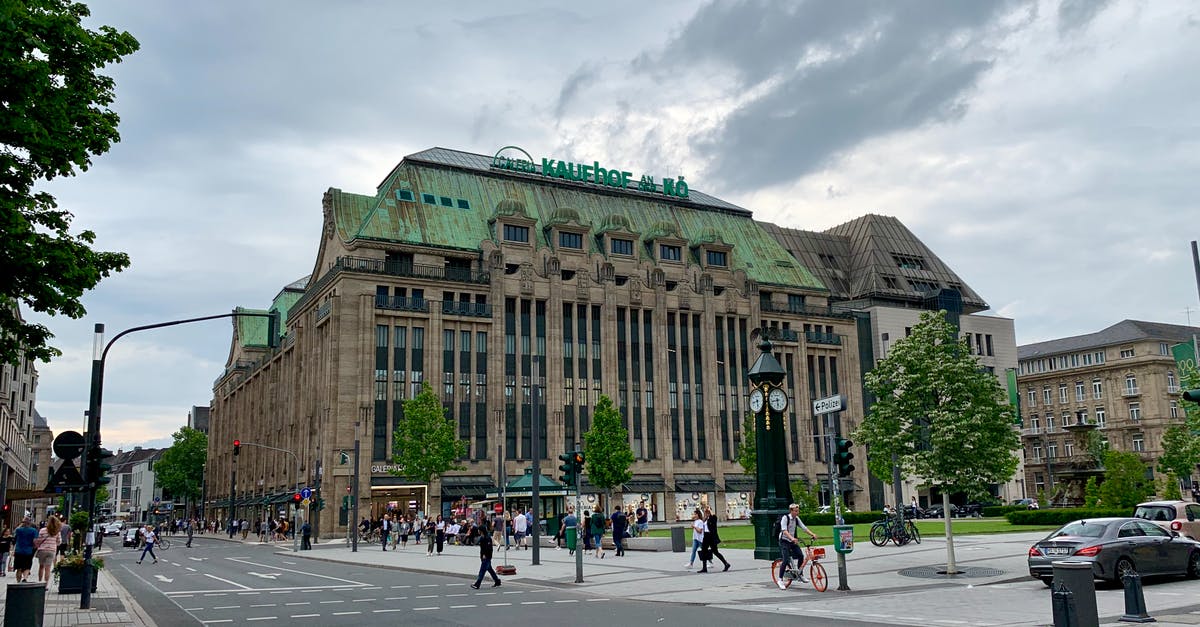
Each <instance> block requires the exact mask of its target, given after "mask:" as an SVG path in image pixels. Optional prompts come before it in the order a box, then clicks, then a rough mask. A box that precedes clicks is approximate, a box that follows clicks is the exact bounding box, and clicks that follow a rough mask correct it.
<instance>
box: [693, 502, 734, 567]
mask: <svg viewBox="0 0 1200 627" xmlns="http://www.w3.org/2000/svg"><path fill="white" fill-rule="evenodd" d="M704 521H705V522H704V526H705V529H704V540H703V541H702V546H701V547H700V561H701V562H704V568H702V569H700V572H702V573H706V572H708V562H711V561H712V559H713V558H714V557H715V558H717V559H719V560H721V563H722V564H724V565H725V570H722V571H721V572H725V571H726V570H729V562H728V561H727V560H726V559H725V556H724V555H721V551H720V550H718V549H717V545H718V544H721V536H719V535H717V515H716V514H714V513H713V511H712V509H710V508H708V507H705V508H704ZM706 549H707V552H706V551H705V550H706ZM706 554H707V555H708V559H704V555H706Z"/></svg>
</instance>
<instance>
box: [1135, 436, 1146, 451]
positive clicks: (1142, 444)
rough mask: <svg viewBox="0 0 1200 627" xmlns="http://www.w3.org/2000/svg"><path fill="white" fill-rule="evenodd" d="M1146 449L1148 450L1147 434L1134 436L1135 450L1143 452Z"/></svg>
mask: <svg viewBox="0 0 1200 627" xmlns="http://www.w3.org/2000/svg"><path fill="white" fill-rule="evenodd" d="M1145 451H1146V440H1145V436H1142V435H1135V436H1133V452H1135V453H1143V452H1145Z"/></svg>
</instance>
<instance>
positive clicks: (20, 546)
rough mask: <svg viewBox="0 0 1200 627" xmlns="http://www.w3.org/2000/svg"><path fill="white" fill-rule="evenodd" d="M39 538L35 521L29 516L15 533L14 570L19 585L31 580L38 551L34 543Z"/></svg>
mask: <svg viewBox="0 0 1200 627" xmlns="http://www.w3.org/2000/svg"><path fill="white" fill-rule="evenodd" d="M37 536H38V530H37V527H34V526H33V519H32V518H30V517H28V516H26V517H25V519H24V520H22V521H21V526H20V527H17V530H16V531H15V532H13V570H14V571H16V573H17V583H21V582H23V581H26V580H28V579H29V571H30V570H32V569H33V552H34V550H35V549H36V547H35V546H34V544H33V543H34V541H35V540H36V539H37Z"/></svg>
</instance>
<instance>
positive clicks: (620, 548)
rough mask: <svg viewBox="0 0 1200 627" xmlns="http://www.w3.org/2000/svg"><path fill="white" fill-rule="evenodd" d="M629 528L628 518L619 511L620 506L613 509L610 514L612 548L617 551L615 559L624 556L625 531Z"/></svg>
mask: <svg viewBox="0 0 1200 627" xmlns="http://www.w3.org/2000/svg"><path fill="white" fill-rule="evenodd" d="M628 527H629V518H627V517H626V516H625V512H623V511H621V506H620V505H618V506H616V507H614V508H613V513H612V532H613V547H614V548H616V550H617V557H624V556H625V530H626V529H627V528H628Z"/></svg>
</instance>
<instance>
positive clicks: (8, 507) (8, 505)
mask: <svg viewBox="0 0 1200 627" xmlns="http://www.w3.org/2000/svg"><path fill="white" fill-rule="evenodd" d="M2 509H3V511H4V513H5V515H7V514H8V513H9V512H10V511H12V504H11V503H5V504H4V507H3V508H2Z"/></svg>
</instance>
